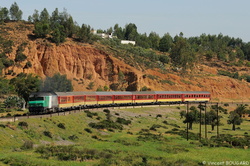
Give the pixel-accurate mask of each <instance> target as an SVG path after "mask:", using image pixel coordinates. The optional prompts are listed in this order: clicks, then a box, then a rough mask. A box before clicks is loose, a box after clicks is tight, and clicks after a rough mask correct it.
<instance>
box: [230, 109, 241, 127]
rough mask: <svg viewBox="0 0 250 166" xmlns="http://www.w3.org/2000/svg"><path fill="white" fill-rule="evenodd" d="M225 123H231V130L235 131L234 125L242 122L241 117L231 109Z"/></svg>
mask: <svg viewBox="0 0 250 166" xmlns="http://www.w3.org/2000/svg"><path fill="white" fill-rule="evenodd" d="M227 123H228V124H232V125H233V126H232V130H234V131H235V126H236V125H240V124H241V123H242V119H241V117H240V115H239V114H237V113H236V112H235V111H232V112H230V115H229V117H228V120H227Z"/></svg>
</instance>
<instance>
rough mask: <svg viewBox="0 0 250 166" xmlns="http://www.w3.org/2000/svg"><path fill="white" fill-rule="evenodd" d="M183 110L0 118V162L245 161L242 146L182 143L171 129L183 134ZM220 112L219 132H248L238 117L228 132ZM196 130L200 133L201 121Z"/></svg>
mask: <svg viewBox="0 0 250 166" xmlns="http://www.w3.org/2000/svg"><path fill="white" fill-rule="evenodd" d="M185 109H186V108H185V106H161V107H159V106H158V107H143V108H126V109H125V108H124V109H109V110H110V113H107V112H104V111H103V109H98V110H89V112H80V113H76V114H70V115H67V116H53V117H50V118H34V119H32V118H31V119H25V120H21V121H17V122H8V123H7V122H4V123H3V122H1V123H0V131H1V135H0V140H1V141H0V165H1V164H2V165H39V166H40V165H70V166H71V165H100V166H102V165H109V166H110V165H126V166H127V165H153V166H154V165H211V163H210V162H224V165H226V162H229V161H232V162H243V161H244V162H247V163H248V162H250V159H249V156H250V150H249V148H247V147H245V148H243V147H230V148H229V147H213V146H211V145H208V146H204V145H203V144H201V143H200V142H199V140H195V139H189V141H187V140H186V138H184V137H183V136H182V135H180V134H173V133H172V131H176V132H185V128H186V124H184V123H183V120H184V119H180V115H179V112H180V111H181V110H185ZM228 109H229V110H230V109H231V110H233V109H234V108H233V106H229V107H228ZM220 115H221V116H222V117H223V118H222V119H221V123H222V124H223V125H222V126H219V129H220V131H219V132H220V134H231V135H233V136H235V137H243V136H244V135H246V134H250V121H249V119H247V118H246V119H244V121H243V123H242V124H241V125H240V126H237V127H240V128H239V129H237V130H236V131H232V130H231V128H232V126H231V125H228V124H227V118H228V114H222V113H220ZM119 118H120V119H122V120H123V121H122V122H120V123H118V122H116V121H117V119H119ZM107 120H109V121H107ZM111 121H112V123H109V122H111ZM107 122H108V123H107ZM91 123H92V125H90V124H91ZM105 125H106V127H103V126H105ZM207 128H208V138H210V137H212V136H216V134H217V131H216V128H215V131H212V130H211V127H210V126H207ZM190 132H191V135H192V134H193V135H196V134H197V133H198V132H199V124H194V125H193V130H192V131H190ZM202 132H203V133H202V136H203V137H204V125H202ZM203 140H204V139H203ZM247 163H246V164H247ZM217 164H218V163H217ZM229 164H233V163H229ZM241 164H242V163H241ZM246 164H245V165H246ZM221 165H222V164H221ZM238 165H239V164H238ZM243 165H244V164H243ZM249 165H250V164H249Z"/></svg>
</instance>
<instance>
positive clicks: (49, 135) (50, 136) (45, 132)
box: [43, 131, 52, 138]
mask: <svg viewBox="0 0 250 166" xmlns="http://www.w3.org/2000/svg"><path fill="white" fill-rule="evenodd" d="M43 134H44V135H45V136H46V137H49V138H52V134H51V132H50V131H44V132H43Z"/></svg>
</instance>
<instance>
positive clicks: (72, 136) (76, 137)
mask: <svg viewBox="0 0 250 166" xmlns="http://www.w3.org/2000/svg"><path fill="white" fill-rule="evenodd" d="M68 138H69V139H70V140H72V141H75V140H78V139H79V138H78V136H76V135H71V136H69V137H68Z"/></svg>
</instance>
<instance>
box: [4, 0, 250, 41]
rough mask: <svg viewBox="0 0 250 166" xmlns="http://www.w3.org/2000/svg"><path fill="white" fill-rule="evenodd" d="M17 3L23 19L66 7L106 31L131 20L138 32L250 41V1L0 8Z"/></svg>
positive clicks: (35, 0) (103, 0)
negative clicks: (216, 36)
mask: <svg viewBox="0 0 250 166" xmlns="http://www.w3.org/2000/svg"><path fill="white" fill-rule="evenodd" d="M14 2H17V4H18V6H19V8H20V9H21V10H22V11H23V19H25V20H27V18H28V16H29V15H32V14H33V13H34V10H35V9H37V10H38V11H39V12H41V11H42V10H43V9H44V8H46V9H47V10H48V11H49V13H50V15H51V13H52V12H53V11H54V10H55V8H58V9H59V11H60V12H62V11H63V9H64V8H65V9H67V12H68V13H69V14H70V15H72V17H73V19H74V20H75V21H76V22H77V23H78V24H79V25H82V24H88V25H90V26H91V27H92V28H94V29H103V30H106V29H108V28H110V27H113V26H114V25H115V24H116V23H118V24H119V26H121V27H123V28H124V27H125V25H126V24H128V23H134V24H135V25H136V26H137V30H138V32H139V33H145V32H146V33H147V34H149V33H150V32H152V31H153V32H156V33H158V34H159V35H160V36H163V35H164V33H167V32H168V33H170V35H171V36H172V37H174V36H175V35H177V34H179V33H180V32H183V33H184V36H185V37H191V36H200V35H201V34H202V33H206V34H212V35H214V34H216V35H218V34H219V33H222V34H223V35H228V36H230V37H235V38H238V37H239V38H241V39H242V40H243V41H244V42H249V41H250V0H238V1H236V0H15V1H14V0H0V6H1V7H7V8H8V9H9V8H10V6H11V4H13V3H14Z"/></svg>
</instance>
